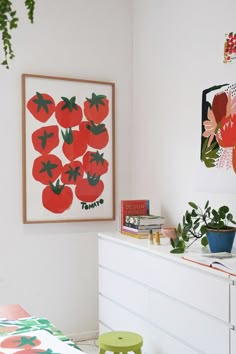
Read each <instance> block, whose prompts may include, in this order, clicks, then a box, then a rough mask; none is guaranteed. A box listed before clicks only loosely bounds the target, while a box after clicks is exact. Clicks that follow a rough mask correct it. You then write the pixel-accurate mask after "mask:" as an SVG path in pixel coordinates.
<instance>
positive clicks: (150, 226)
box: [121, 200, 165, 238]
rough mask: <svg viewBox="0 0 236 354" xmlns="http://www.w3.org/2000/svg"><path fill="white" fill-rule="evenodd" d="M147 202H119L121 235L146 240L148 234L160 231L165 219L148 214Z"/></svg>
mask: <svg viewBox="0 0 236 354" xmlns="http://www.w3.org/2000/svg"><path fill="white" fill-rule="evenodd" d="M149 204H150V202H149V200H123V201H121V233H123V234H125V235H128V236H133V237H137V238H148V237H149V232H150V230H152V231H153V232H156V231H161V228H162V226H163V225H164V221H165V218H164V217H162V216H159V215H152V214H150V213H149V210H150V208H149V206H150V205H149Z"/></svg>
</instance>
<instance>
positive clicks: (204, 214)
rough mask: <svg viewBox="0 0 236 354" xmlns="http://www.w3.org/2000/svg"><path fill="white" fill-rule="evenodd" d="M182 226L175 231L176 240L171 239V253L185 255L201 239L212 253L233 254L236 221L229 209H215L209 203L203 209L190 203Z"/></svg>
mask: <svg viewBox="0 0 236 354" xmlns="http://www.w3.org/2000/svg"><path fill="white" fill-rule="evenodd" d="M188 204H189V206H190V207H191V210H186V212H185V215H184V216H183V222H182V224H178V227H177V228H176V229H175V233H176V238H175V239H171V245H172V247H173V249H172V250H171V253H184V251H185V250H186V249H187V248H189V247H190V246H191V245H192V244H193V243H194V242H195V241H197V240H199V239H201V244H202V245H203V246H207V245H209V248H210V251H211V252H212V253H215V252H231V250H232V247H233V242H234V237H235V232H236V228H235V227H234V226H233V225H232V224H234V225H236V221H235V220H234V218H233V214H232V213H231V212H230V210H229V207H228V206H226V205H223V206H221V207H220V208H219V209H213V208H212V207H211V206H210V204H209V201H207V202H206V204H205V207H204V208H201V207H199V206H198V205H197V204H195V203H193V202H189V203H188Z"/></svg>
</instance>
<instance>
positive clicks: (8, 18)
mask: <svg viewBox="0 0 236 354" xmlns="http://www.w3.org/2000/svg"><path fill="white" fill-rule="evenodd" d="M25 7H26V10H27V14H28V18H29V20H30V22H31V23H33V22H34V8H35V0H25ZM18 21H19V18H18V17H17V13H16V10H15V9H14V8H13V5H12V2H11V1H10V0H0V31H1V33H2V49H3V56H4V60H3V61H2V62H1V64H2V65H4V66H5V67H6V68H7V69H9V64H8V61H9V60H12V59H13V58H14V56H15V54H14V50H13V47H12V43H11V39H12V37H11V31H12V30H13V29H14V28H17V27H18Z"/></svg>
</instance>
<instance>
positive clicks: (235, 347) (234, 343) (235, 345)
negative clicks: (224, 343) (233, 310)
mask: <svg viewBox="0 0 236 354" xmlns="http://www.w3.org/2000/svg"><path fill="white" fill-rule="evenodd" d="M230 338H231V351H230V353H232V354H235V353H236V331H235V330H231V331H230Z"/></svg>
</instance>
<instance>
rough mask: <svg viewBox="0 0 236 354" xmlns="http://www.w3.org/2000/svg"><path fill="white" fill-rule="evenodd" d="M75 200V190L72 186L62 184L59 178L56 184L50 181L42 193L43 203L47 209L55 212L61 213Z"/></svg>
mask: <svg viewBox="0 0 236 354" xmlns="http://www.w3.org/2000/svg"><path fill="white" fill-rule="evenodd" d="M72 201H73V192H72V190H71V188H70V187H68V186H65V185H64V184H62V185H61V184H60V182H59V179H58V180H57V182H56V185H55V186H54V185H53V184H52V183H51V182H49V186H47V187H46V188H44V190H43V193H42V203H43V206H44V208H45V209H47V210H49V211H51V212H52V213H55V214H61V213H63V212H64V211H65V210H67V209H69V208H70V206H71V204H72Z"/></svg>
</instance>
